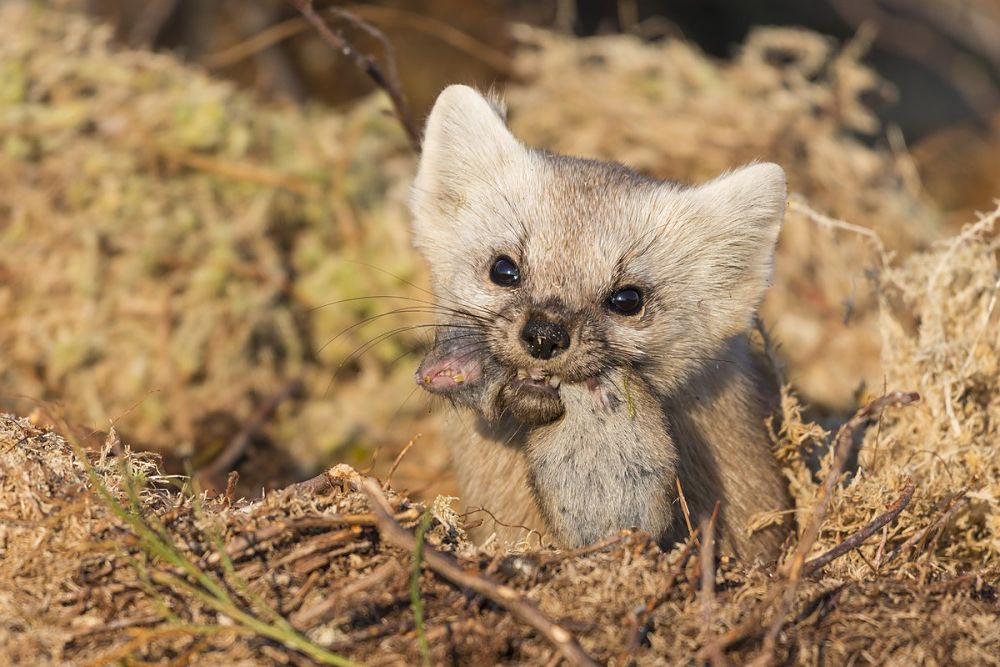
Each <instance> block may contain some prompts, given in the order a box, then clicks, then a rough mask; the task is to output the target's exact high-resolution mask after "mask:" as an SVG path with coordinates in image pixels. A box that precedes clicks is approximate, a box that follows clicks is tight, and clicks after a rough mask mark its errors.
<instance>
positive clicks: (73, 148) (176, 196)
mask: <svg viewBox="0 0 1000 667" xmlns="http://www.w3.org/2000/svg"><path fill="white" fill-rule="evenodd" d="M314 6H315V8H316V10H317V12H318V13H319V15H320V16H321V17H323V19H324V20H326V21H327V22H328V25H329V26H330V27H331V29H333V30H334V31H336V32H337V34H340V35H342V37H343V38H345V39H346V40H347V41H348V42H349V43H350V44H352V45H353V46H354V47H355V48H356V49H357V51H358V52H359V53H360V54H362V55H363V56H364V57H370V58H371V59H372V61H373V62H374V63H375V64H376V65H377V67H378V68H379V70H380V71H381V72H382V73H384V74H385V75H386V76H388V77H389V78H390V79H394V78H397V77H398V81H399V86H400V89H401V91H402V93H403V96H404V97H405V99H406V101H407V102H408V105H409V109H410V113H411V115H412V117H413V118H414V119H416V122H417V123H418V124H419V123H421V122H422V120H423V118H424V117H425V115H426V113H427V111H428V109H429V107H430V105H431V104H432V102H433V100H434V98H435V96H436V95H437V93H438V92H439V91H440V89H441V88H442V87H444V86H445V85H447V84H449V83H454V82H465V83H471V84H475V85H477V86H480V87H484V88H487V87H495V88H496V89H498V90H500V91H502V92H503V93H504V94H505V97H506V98H507V100H508V104H509V106H510V122H511V125H512V128H513V129H514V131H515V133H516V134H518V136H520V137H521V138H522V139H524V140H525V141H526V142H527V143H529V144H533V145H538V146H544V147H547V148H550V149H553V150H559V151H563V152H567V153H571V154H575V155H583V156H588V157H599V158H605V159H615V160H619V161H623V162H625V163H627V164H629V165H631V166H633V167H635V168H637V169H640V170H642V171H644V172H646V173H649V174H652V175H655V176H658V177H662V178H672V179H677V180H682V181H699V180H704V179H707V178H710V177H712V176H713V175H715V174H717V173H718V172H720V171H722V170H725V169H727V168H730V167H733V166H736V165H738V164H740V163H742V162H746V161H749V160H753V159H767V160H775V161H777V162H779V163H781V164H782V165H783V166H784V167H785V169H786V171H788V172H789V176H790V184H791V188H792V190H793V191H794V192H796V193H797V196H799V197H801V198H802V199H801V201H808V203H809V206H811V207H812V208H813V209H815V210H816V211H817V212H820V213H822V214H825V215H829V216H832V217H833V218H839V219H843V220H846V221H848V222H850V223H852V224H855V225H858V226H860V227H863V228H869V229H873V230H875V232H876V233H877V234H878V235H879V237H880V238H881V240H882V242H883V243H884V248H883V249H879V248H877V247H873V244H872V243H871V242H870V239H869V238H867V237H865V236H864V235H861V234H857V233H849V232H844V231H843V230H842V229H840V230H838V229H836V227H837V226H836V225H832V226H831V225H830V224H824V223H823V219H822V218H820V217H819V216H815V215H813V216H812V217H811V218H810V216H809V215H806V214H804V213H802V210H803V209H801V208H800V209H797V210H792V211H790V212H789V216H788V221H787V224H786V228H785V231H784V232H783V236H782V240H781V245H780V249H779V261H778V269H777V276H776V282H775V287H774V289H773V290H772V291H771V294H770V295H769V296H768V299H767V302H766V303H765V306H764V309H763V312H764V318H765V321H766V324H767V326H768V327H769V328H770V329H771V331H772V333H773V335H774V337H775V339H776V341H777V342H778V344H779V346H780V347H779V354H780V357H781V359H782V361H783V363H784V364H785V365H786V370H787V379H788V381H789V382H790V383H791V384H792V386H793V387H794V390H795V391H796V392H798V393H799V394H800V395H801V396H802V397H803V399H804V400H805V401H806V403H807V404H808V405H809V406H810V410H811V411H812V412H813V414H814V415H815V416H816V417H818V418H820V419H826V420H828V421H835V420H836V419H838V418H839V417H840V416H841V415H843V414H845V413H846V412H847V411H850V410H852V409H853V408H854V406H855V405H856V404H857V403H858V401H859V400H862V399H863V398H864V396H865V395H866V394H867V393H868V392H876V393H880V392H881V390H882V388H883V386H882V385H883V380H882V378H883V376H882V374H881V371H880V364H879V355H880V343H879V341H880V337H879V331H878V321H877V320H878V318H877V310H878V305H879V300H880V299H882V300H883V301H884V300H885V298H886V297H885V296H884V295H882V296H880V295H877V294H875V292H874V290H873V289H872V279H873V276H874V272H876V271H877V268H876V267H877V266H878V262H879V261H880V252H881V250H885V251H886V252H887V253H889V254H890V255H892V257H893V258H894V261H899V262H901V261H905V258H906V256H907V255H908V254H909V253H911V252H913V251H914V250H918V249H921V248H924V247H927V246H928V245H929V244H931V243H933V242H934V241H935V240H936V239H938V238H941V237H942V236H944V235H947V234H949V233H953V232H954V231H956V230H957V229H958V228H959V227H960V226H961V225H962V224H963V223H966V222H969V221H971V220H973V219H974V212H975V211H977V210H984V209H988V208H991V207H992V205H991V201H992V200H993V198H995V197H996V196H998V194H1000V159H998V157H997V156H998V155H1000V2H997V0H950V1H949V0H878V1H868V0H828V1H814V2H802V1H795V0H771V1H765V0H759V1H755V0H729V1H723V0H675V1H667V0H659V1H654V0H648V1H644V0H619V1H617V2H615V1H611V0H606V1H598V0H543V1H539V2H528V1H526V0H510V1H504V0H489V1H487V0H483V1H481V2H470V1H468V0H410V1H405V0H399V1H395V2H390V1H386V2H370V3H353V4H345V3H329V2H316V3H315V5H314ZM0 21H2V23H0V25H3V26H4V27H3V28H2V29H0V30H2V33H3V38H2V39H0V243H2V244H3V248H4V250H5V252H3V253H0V313H2V316H3V324H2V325H0V408H2V409H5V410H9V411H13V412H17V413H20V414H29V413H32V412H34V413H35V415H36V419H38V420H41V421H45V420H46V419H49V420H51V419H52V414H53V413H55V414H58V415H59V417H60V418H61V419H65V420H66V422H68V423H69V425H70V426H68V427H63V428H70V429H74V430H75V432H76V433H77V434H78V435H81V436H82V437H85V438H88V437H89V438H90V440H93V441H99V440H100V438H101V437H102V435H101V432H103V431H105V430H107V428H108V425H109V420H114V421H115V423H116V425H117V427H118V429H119V430H120V432H121V433H122V436H123V438H124V439H125V440H126V441H127V442H130V443H131V444H132V446H134V447H137V448H143V449H151V450H155V451H158V452H160V453H161V454H162V455H163V456H164V459H165V462H166V464H167V466H168V467H169V468H171V469H173V470H175V471H176V470H183V469H184V466H185V465H191V466H193V468H194V469H195V471H196V472H198V473H199V474H200V475H201V476H202V479H203V481H204V482H205V483H206V484H208V485H210V486H214V487H217V488H218V487H221V486H224V484H225V479H226V473H228V472H229V471H230V470H233V469H235V470H238V471H239V472H240V475H241V477H240V487H239V488H240V491H241V492H242V493H244V494H247V495H254V494H259V493H260V490H261V488H274V487H278V486H283V485H285V484H287V483H288V482H290V481H294V480H297V479H303V478H305V477H309V476H311V475H313V474H316V473H317V472H319V471H320V470H322V469H323V468H324V467H326V466H329V465H331V464H332V463H335V462H341V461H345V462H348V463H351V464H353V465H355V466H358V467H359V468H362V469H364V468H371V469H372V470H374V472H375V473H376V474H380V475H385V474H386V473H387V472H388V470H389V469H390V467H391V466H392V464H393V460H394V459H395V457H396V456H397V455H398V454H399V453H400V452H401V451H402V449H403V448H404V446H406V445H407V443H410V442H412V443H413V444H412V448H411V450H410V451H409V452H408V453H407V455H406V457H405V458H404V459H403V460H402V463H401V465H400V466H399V469H398V470H397V471H396V472H395V473H394V481H395V483H396V485H397V486H398V487H400V488H405V489H408V490H410V491H411V492H412V493H413V494H414V495H415V496H417V497H420V496H422V495H433V494H434V493H450V492H453V491H454V486H453V484H452V483H451V481H450V477H449V474H448V465H447V454H446V451H445V448H444V446H443V444H444V443H445V442H446V441H447V439H448V438H451V437H461V435H460V434H453V433H450V432H449V431H448V427H447V426H446V425H445V422H444V421H443V420H442V419H441V414H442V413H443V412H444V411H445V410H446V409H447V408H446V406H444V405H441V404H438V403H435V402H433V401H430V400H429V398H428V397H427V396H425V395H423V394H421V393H419V392H417V391H416V389H415V388H414V385H413V381H412V373H413V370H414V369H415V367H416V364H417V363H418V360H419V357H420V353H421V351H422V350H424V349H426V346H427V344H428V342H429V340H430V337H431V336H430V333H429V331H430V329H429V328H428V327H427V326H426V325H427V324H429V320H428V318H427V315H426V314H425V313H422V312H419V306H420V304H419V303H417V302H415V301H411V299H421V300H422V299H427V298H428V295H427V293H426V292H424V291H422V290H423V289H424V288H425V287H426V281H425V275H424V267H423V266H422V265H421V263H420V260H419V258H418V257H417V256H416V255H415V253H414V252H413V251H412V250H411V249H410V245H409V238H408V228H407V225H408V220H407V213H406V191H407V187H408V183H409V179H410V178H411V177H412V173H413V168H414V164H415V158H414V155H413V152H412V150H411V149H410V147H409V143H408V141H407V137H406V135H405V133H404V132H403V131H402V129H401V127H400V124H399V123H398V122H397V121H396V119H395V118H394V116H393V114H392V106H391V105H390V103H389V99H388V97H387V96H386V95H385V93H384V92H382V91H380V90H378V88H377V87H376V86H375V85H374V84H373V83H372V81H371V79H370V78H369V77H368V76H366V75H365V73H364V72H362V71H360V70H359V69H358V67H357V66H356V64H355V63H354V62H352V61H351V60H350V59H349V58H346V57H345V56H344V55H343V54H342V53H339V52H338V51H336V50H335V49H333V48H331V46H330V44H329V43H327V42H325V41H324V40H323V39H321V38H320V37H319V36H318V35H317V32H316V30H315V29H314V27H313V26H311V25H310V24H309V23H308V22H307V21H305V20H304V19H303V18H302V16H301V15H300V14H299V12H298V11H297V10H296V9H295V7H293V6H292V5H290V4H289V3H288V2H285V1H284V0H253V1H248V0H52V1H50V2H47V3H46V2H34V3H22V2H16V1H13V0H8V1H7V2H4V3H2V4H0ZM890 389H892V387H890ZM46 415H48V416H46ZM95 431H96V432H97V433H96V434H94V435H93V436H91V434H92V433H93V432H95Z"/></svg>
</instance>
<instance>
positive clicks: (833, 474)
mask: <svg viewBox="0 0 1000 667" xmlns="http://www.w3.org/2000/svg"><path fill="white" fill-rule="evenodd" d="M919 399H920V394H917V393H916V392H902V391H894V392H892V393H889V394H886V395H885V396H882V397H880V398H876V399H875V400H874V401H872V402H871V403H869V404H868V405H867V406H865V407H864V408H862V409H860V410H858V411H857V412H856V413H855V414H854V416H853V417H851V419H850V420H848V422H847V423H846V424H844V425H843V426H841V427H840V431H839V432H838V433H837V437H836V438H835V439H834V448H833V460H832V461H831V463H830V470H829V472H828V473H827V475H826V479H825V480H824V482H823V487H822V488H821V489H820V493H819V497H818V498H817V499H816V503H815V505H814V506H813V511H812V513H811V514H810V516H809V523H808V524H807V525H806V529H805V531H803V533H802V536H801V537H800V538H799V543H798V545H797V546H796V548H795V551H794V552H793V553H792V557H791V558H790V559H789V560H788V561H786V562H785V565H784V568H783V569H784V570H785V573H786V575H787V577H788V579H787V581H786V582H785V586H784V587H781V586H778V587H776V588H777V589H778V590H781V589H782V588H783V589H784V590H781V592H780V593H779V594H778V595H779V596H778V597H777V600H778V606H777V609H776V610H775V614H774V620H773V621H772V622H771V626H770V628H769V629H768V631H767V635H765V637H764V647H763V650H762V652H761V654H760V655H759V656H757V659H756V660H754V664H762V665H763V664H770V663H771V659H772V657H773V656H774V645H775V641H776V640H777V637H778V632H780V631H781V628H782V626H783V625H784V619H785V615H786V613H787V612H788V609H789V607H791V605H792V601H793V599H794V597H795V591H796V589H797V588H798V584H799V580H800V579H801V578H802V575H803V574H805V570H804V568H805V559H806V555H808V553H809V552H810V551H811V550H812V547H813V544H814V543H815V542H816V538H817V537H819V531H820V527H821V526H822V525H823V520H824V519H826V512H827V510H828V509H829V507H830V499H831V498H832V497H833V491H834V489H835V488H836V486H837V484H838V483H839V481H840V475H841V473H842V472H843V471H844V464H845V463H846V462H847V455H848V454H849V453H850V451H851V445H852V443H853V440H854V434H855V433H856V432H857V431H858V430H859V429H860V428H861V427H862V426H863V425H864V423H865V422H866V421H868V419H869V418H870V417H872V416H873V415H878V414H881V413H882V411H883V410H885V409H886V408H888V407H889V406H892V405H909V404H911V403H915V402H916V401H917V400H919Z"/></svg>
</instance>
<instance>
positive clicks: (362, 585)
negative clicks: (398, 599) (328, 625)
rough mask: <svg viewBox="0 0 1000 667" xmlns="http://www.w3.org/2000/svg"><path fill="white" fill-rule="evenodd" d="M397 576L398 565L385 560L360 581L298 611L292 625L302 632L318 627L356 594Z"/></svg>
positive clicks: (393, 561)
mask: <svg viewBox="0 0 1000 667" xmlns="http://www.w3.org/2000/svg"><path fill="white" fill-rule="evenodd" d="M399 574H401V569H400V566H399V563H397V562H396V561H395V560H391V559H390V560H387V561H386V562H384V563H382V564H381V565H379V566H378V567H376V568H375V569H373V570H372V571H371V572H370V573H368V574H366V575H365V576H363V577H361V578H360V579H355V580H354V581H352V582H350V583H348V584H347V585H346V586H344V587H342V588H339V589H337V590H335V591H333V594H332V595H324V596H322V597H321V598H320V601H319V602H317V603H316V604H314V605H313V606H311V607H307V608H303V609H299V611H298V612H296V613H295V614H293V615H292V623H293V624H294V625H295V627H297V628H300V629H302V630H308V629H310V628H312V627H314V626H316V625H319V624H320V623H323V622H325V621H326V620H328V619H329V618H330V612H332V611H334V610H335V609H337V607H339V606H341V605H344V604H345V603H347V602H348V601H350V599H351V598H352V597H354V596H355V595H357V594H358V593H361V592H362V591H365V590H368V589H371V588H377V587H379V586H381V585H382V584H384V583H386V582H388V581H389V580H390V579H392V578H393V577H396V576H398V575H399Z"/></svg>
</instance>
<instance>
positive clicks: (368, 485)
mask: <svg viewBox="0 0 1000 667" xmlns="http://www.w3.org/2000/svg"><path fill="white" fill-rule="evenodd" d="M361 490H362V491H364V492H365V494H366V495H367V496H368V499H369V501H370V502H371V506H372V511H373V512H374V514H375V517H376V520H377V521H378V527H379V532H380V533H381V535H382V539H383V540H385V541H386V542H388V543H389V544H392V545H394V546H396V547H398V548H400V549H403V550H404V551H407V552H411V553H412V552H413V549H414V547H415V545H416V538H415V537H414V536H413V534H412V533H411V532H410V531H408V530H406V529H405V528H403V527H402V526H400V525H399V524H398V523H397V522H396V520H395V519H394V518H393V516H392V508H391V507H390V506H389V503H388V502H387V501H386V499H385V496H383V495H382V488H381V486H380V485H379V483H378V482H377V481H376V480H374V479H372V478H370V477H369V478H366V479H364V480H362V481H361ZM424 562H425V563H426V564H427V566H428V567H429V568H431V569H432V570H433V571H434V572H436V573H438V574H439V575H441V576H442V577H444V578H445V579H447V580H448V581H450V582H452V583H453V584H456V585H458V586H461V587H462V588H468V589H469V590H471V591H474V592H476V593H478V594H479V595H482V596H483V597H485V598H487V599H489V600H490V601H492V602H494V603H496V604H498V605H500V606H501V607H503V608H505V609H506V610H507V611H509V612H510V613H511V614H513V615H514V616H515V617H516V618H517V619H518V620H520V621H521V622H522V623H526V624H528V625H530V626H531V627H533V628H535V629H536V630H538V631H539V632H540V633H542V635H543V636H544V637H545V638H546V639H548V640H549V641H550V642H551V643H552V645H553V646H554V647H555V648H556V649H557V650H558V651H559V652H560V653H561V654H562V656H563V657H564V658H565V659H566V660H567V661H568V662H569V663H570V664H572V665H587V666H588V667H596V665H597V663H596V662H595V661H594V659H593V658H591V657H590V656H589V655H587V653H586V652H585V651H584V650H583V648H581V647H580V645H579V644H578V643H577V641H576V640H575V639H574V638H573V635H571V634H570V633H569V632H568V631H567V630H566V629H565V628H563V627H562V626H560V625H558V624H556V623H554V622H553V621H551V620H549V619H548V618H547V617H546V616H545V615H544V614H542V612H540V611H539V610H538V608H537V607H535V606H534V605H533V604H531V603H530V602H528V601H527V600H525V599H524V598H522V597H521V596H520V595H518V594H517V591H515V590H514V589H513V588H510V587H509V586H504V585H501V584H497V583H496V582H494V581H492V580H491V579H489V578H487V577H486V576H484V575H482V574H479V573H477V572H473V571H470V570H466V569H464V568H462V567H461V566H460V565H458V564H457V563H456V562H455V561H454V560H452V559H451V558H449V557H448V556H446V555H445V554H443V553H441V552H440V551H437V550H436V549H431V548H427V547H425V548H424Z"/></svg>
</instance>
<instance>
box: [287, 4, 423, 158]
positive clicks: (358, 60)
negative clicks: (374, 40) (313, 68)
mask: <svg viewBox="0 0 1000 667" xmlns="http://www.w3.org/2000/svg"><path fill="white" fill-rule="evenodd" d="M288 2H290V3H291V4H292V6H294V7H295V8H296V9H298V10H299V12H300V13H301V14H302V16H303V17H304V18H305V19H306V20H307V21H309V23H310V24H312V26H313V27H314V28H315V29H316V32H318V33H319V36H320V37H322V38H323V41H325V42H326V43H327V44H329V45H330V46H331V47H333V48H334V49H335V50H337V51H338V52H340V53H341V54H343V55H345V56H347V57H348V58H349V59H350V60H351V62H352V63H354V66H355V67H357V68H358V69H360V70H361V71H362V72H364V73H365V74H366V75H367V76H368V78H369V79H371V80H372V81H373V82H375V85H376V86H378V87H379V88H381V89H382V90H384V91H385V92H386V94H387V95H388V96H389V99H390V100H391V101H392V107H393V109H394V111H395V112H396V118H397V119H398V120H399V122H400V124H401V125H402V126H403V130H405V131H406V136H407V137H408V138H409V140H410V147H411V148H413V152H415V153H420V130H419V129H417V124H416V122H414V120H413V116H412V114H411V113H410V109H409V107H408V106H407V104H406V98H405V97H404V96H403V91H402V90H401V89H400V87H399V82H398V81H397V80H395V77H394V76H391V77H386V75H385V74H383V72H382V70H381V69H379V66H378V64H376V62H375V61H374V60H373V59H372V58H371V57H369V56H367V55H365V54H363V53H361V52H360V51H358V50H357V49H355V48H354V47H353V46H352V45H351V43H350V42H348V41H347V39H346V38H345V37H344V35H343V34H342V33H341V32H340V31H339V30H336V29H334V28H331V27H330V26H329V25H327V23H326V21H324V20H323V18H322V17H321V16H320V15H319V14H317V13H316V10H315V9H314V8H313V4H312V0H288ZM337 15H338V16H340V17H341V18H344V19H346V20H349V21H350V22H351V23H353V24H355V25H359V26H360V25H364V26H365V27H364V29H365V31H366V32H368V33H369V34H378V35H380V37H379V41H381V42H382V44H383V45H387V44H388V40H386V38H385V36H384V35H382V34H381V32H379V30H378V28H375V27H374V26H372V25H370V24H368V23H365V22H364V21H362V20H361V19H359V18H358V17H356V16H353V15H352V14H350V12H347V11H346V10H343V9H341V10H338V11H337ZM348 17H350V18H348ZM391 56H392V54H391V51H390V52H389V53H387V54H386V57H387V58H391ZM390 71H391V72H394V71H395V65H393V66H392V67H391V68H390Z"/></svg>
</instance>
